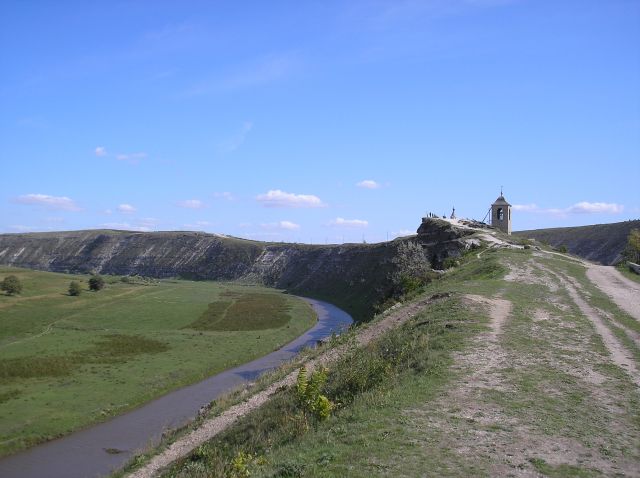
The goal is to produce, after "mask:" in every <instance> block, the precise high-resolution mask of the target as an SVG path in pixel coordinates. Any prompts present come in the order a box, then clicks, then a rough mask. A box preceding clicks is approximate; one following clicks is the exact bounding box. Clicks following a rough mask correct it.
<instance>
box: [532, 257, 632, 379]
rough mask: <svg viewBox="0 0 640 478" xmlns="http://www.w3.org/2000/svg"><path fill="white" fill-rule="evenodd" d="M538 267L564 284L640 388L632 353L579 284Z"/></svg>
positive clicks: (607, 347) (612, 357) (619, 363)
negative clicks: (584, 294)
mask: <svg viewBox="0 0 640 478" xmlns="http://www.w3.org/2000/svg"><path fill="white" fill-rule="evenodd" d="M538 267H539V268H540V269H541V270H543V271H544V272H546V273H547V274H549V275H551V276H553V277H555V278H556V279H557V280H558V281H559V282H560V284H562V286H563V287H564V288H565V289H566V291H567V292H568V293H569V296H570V297H571V299H572V300H573V302H574V303H575V304H576V305H577V306H578V308H579V309H580V311H581V312H582V313H583V314H584V315H585V317H587V318H588V319H589V320H590V321H591V323H593V325H594V327H595V329H596V332H598V335H600V337H601V338H602V342H603V343H604V346H605V347H606V349H607V351H608V352H609V354H610V355H611V359H612V361H613V362H614V363H615V364H616V365H618V366H619V367H620V368H621V369H622V370H624V371H625V372H626V373H627V374H628V375H629V376H630V377H631V379H632V380H633V383H634V384H635V385H636V386H637V387H640V371H639V370H638V368H637V367H636V363H635V360H634V359H633V356H632V355H631V352H630V351H629V350H627V348H626V347H625V346H624V345H622V344H621V343H620V341H619V340H618V338H617V337H616V336H615V335H614V334H613V332H611V330H610V329H609V327H607V326H606V325H605V322H604V320H603V317H601V316H600V314H599V313H598V310H597V309H594V308H593V307H591V306H590V305H589V304H588V303H587V301H586V300H585V299H584V298H583V297H582V295H581V294H580V293H579V292H578V291H579V290H581V288H580V285H579V283H578V282H577V281H575V280H570V279H569V278H568V277H565V276H564V275H561V274H558V273H556V272H554V271H552V270H550V269H548V268H546V267H544V266H542V265H540V264H538ZM583 293H584V292H583Z"/></svg>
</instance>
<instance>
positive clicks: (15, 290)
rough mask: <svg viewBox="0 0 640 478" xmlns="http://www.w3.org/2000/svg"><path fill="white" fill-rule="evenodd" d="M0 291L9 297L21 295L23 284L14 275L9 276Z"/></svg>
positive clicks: (0, 286)
mask: <svg viewBox="0 0 640 478" xmlns="http://www.w3.org/2000/svg"><path fill="white" fill-rule="evenodd" d="M0 289H2V290H3V291H5V292H6V293H7V295H13V294H19V293H20V292H22V282H20V279H18V278H17V277H16V276H14V275H11V276H7V277H5V278H4V280H3V281H2V284H1V285H0Z"/></svg>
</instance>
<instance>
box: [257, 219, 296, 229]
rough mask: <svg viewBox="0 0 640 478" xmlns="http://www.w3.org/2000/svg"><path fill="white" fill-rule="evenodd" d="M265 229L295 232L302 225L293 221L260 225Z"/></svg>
mask: <svg viewBox="0 0 640 478" xmlns="http://www.w3.org/2000/svg"><path fill="white" fill-rule="evenodd" d="M260 226H261V227H262V228H263V229H283V230H285V231H295V230H297V229H300V224H296V223H295V222H291V221H279V222H270V223H267V224H261V225H260Z"/></svg>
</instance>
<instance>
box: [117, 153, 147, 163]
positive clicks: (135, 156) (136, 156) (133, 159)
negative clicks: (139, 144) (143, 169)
mask: <svg viewBox="0 0 640 478" xmlns="http://www.w3.org/2000/svg"><path fill="white" fill-rule="evenodd" d="M147 156H148V155H147V153H142V152H140V153H119V154H116V159H117V160H118V161H128V162H130V163H132V164H138V162H139V161H140V160H141V159H144V158H146V157H147Z"/></svg>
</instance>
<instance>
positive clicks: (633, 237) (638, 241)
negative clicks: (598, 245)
mask: <svg viewBox="0 0 640 478" xmlns="http://www.w3.org/2000/svg"><path fill="white" fill-rule="evenodd" d="M624 256H625V258H626V259H627V260H628V261H630V262H635V263H636V264H637V263H640V229H631V232H629V237H628V238H627V248H626V249H625V251H624Z"/></svg>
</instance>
